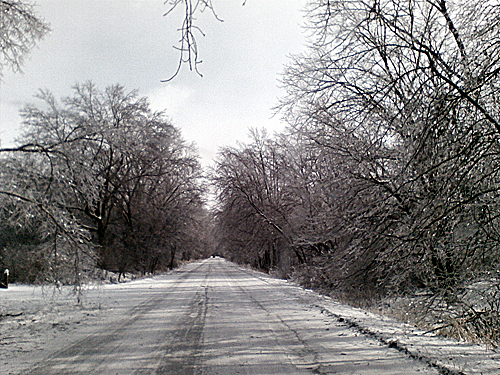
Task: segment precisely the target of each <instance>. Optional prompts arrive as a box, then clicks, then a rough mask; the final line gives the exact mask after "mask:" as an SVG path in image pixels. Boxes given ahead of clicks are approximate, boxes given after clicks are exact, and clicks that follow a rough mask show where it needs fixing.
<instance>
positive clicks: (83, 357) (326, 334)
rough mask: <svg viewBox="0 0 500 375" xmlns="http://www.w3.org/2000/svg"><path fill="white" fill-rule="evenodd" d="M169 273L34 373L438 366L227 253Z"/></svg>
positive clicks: (408, 374)
mask: <svg viewBox="0 0 500 375" xmlns="http://www.w3.org/2000/svg"><path fill="white" fill-rule="evenodd" d="M160 279H161V280H162V284H161V286H159V287H155V288H154V289H150V290H149V291H148V289H146V290H144V291H140V294H141V299H139V301H140V302H139V303H137V304H136V305H135V306H134V307H133V308H132V309H128V310H126V312H125V313H123V314H121V315H120V316H119V317H117V318H116V319H113V320H112V322H109V321H108V322H107V323H106V325H105V326H103V327H99V328H98V329H97V330H96V331H95V332H94V333H92V334H89V335H87V336H86V337H84V338H83V339H79V340H77V341H76V342H74V343H72V344H70V345H69V346H66V347H65V348H63V349H61V350H58V351H56V352H55V353H53V354H52V355H50V356H49V357H48V358H46V359H45V360H43V361H41V362H38V363H37V364H36V365H34V366H33V367H32V368H31V369H30V370H29V371H28V372H27V373H28V374H30V375H37V374H38V375H41V374H43V375H49V374H100V375H108V374H113V375H116V374H136V375H139V374H140V375H145V374H158V375H161V374H186V375H190V374H193V375H194V374H207V375H216V374H220V375H222V374H225V375H229V374H256V375H257V374H258V375H267V374H269V375H271V374H272V375H274V374H359V375H382V374H383V375H396V374H405V375H412V374H438V371H437V370H436V369H434V368H431V367H429V366H428V365H426V364H425V363H422V362H419V361H417V360H414V359H410V358H408V357H407V356H406V355H404V354H403V353H401V352H399V351H397V350H395V349H392V348H390V347H389V346H387V345H382V344H381V343H380V342H378V341H376V340H375V339H373V338H371V337H368V336H365V335H362V334H360V333H359V332H358V331H356V330H354V329H352V328H350V327H349V326H348V325H346V324H343V323H342V322H339V321H338V319H335V318H334V317H332V316H331V315H328V314H325V313H324V312H323V311H322V310H321V308H319V307H318V306H316V305H314V304H311V303H309V302H308V301H307V300H306V299H304V298H302V296H301V295H300V293H298V292H297V290H299V288H297V287H292V286H291V287H290V288H286V287H285V288H284V287H283V286H282V285H281V286H280V285H278V284H275V283H272V282H270V279H268V278H266V277H261V276H259V274H258V273H255V272H251V271H248V270H245V269H244V268H241V267H238V266H235V265H234V264H232V263H230V262H227V261H225V260H224V259H221V258H212V259H207V260H205V261H202V262H197V263H192V264H189V265H187V266H186V267H183V268H182V269H181V270H180V271H178V272H174V273H171V274H167V275H165V276H162V277H161V278H160ZM124 293H125V294H124V295H123V298H127V295H126V293H127V292H124ZM136 293H137V291H136Z"/></svg>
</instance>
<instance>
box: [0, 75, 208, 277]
mask: <svg viewBox="0 0 500 375" xmlns="http://www.w3.org/2000/svg"><path fill="white" fill-rule="evenodd" d="M37 97H38V99H39V100H40V102H41V104H40V105H27V106H26V107H25V108H24V109H23V110H22V112H21V114H22V118H23V128H24V133H23V135H22V137H21V139H20V144H21V146H19V147H16V148H12V149H3V151H4V152H3V153H2V155H4V157H2V158H1V159H0V164H1V169H0V170H1V181H0V196H2V200H1V204H0V215H1V216H2V219H1V220H0V222H1V224H0V225H1V230H0V232H1V236H0V261H1V262H2V264H3V266H5V267H7V268H9V269H10V270H11V275H12V276H13V280H18V281H24V282H41V281H43V282H45V281H50V282H52V281H58V282H70V283H76V284H78V283H80V282H81V280H80V279H79V278H80V277H81V276H82V275H84V274H85V273H87V274H88V273H92V272H93V270H95V266H97V267H98V269H103V270H112V271H116V272H118V273H119V274H120V275H121V274H123V273H125V272H141V273H154V272H155V271H156V270H158V269H166V268H173V267H174V266H175V265H176V263H177V262H178V261H179V260H181V259H186V260H188V259H190V258H192V257H194V256H199V255H200V254H201V253H203V251H205V248H206V247H207V246H206V244H205V243H204V240H202V239H201V238H202V237H201V235H200V233H202V232H203V231H204V230H205V229H204V228H206V227H207V222H208V216H207V212H206V209H205V208H204V197H203V196H204V190H205V187H204V185H203V183H202V180H201V177H202V173H201V167H200V164H199V161H198V155H197V153H196V150H195V149H194V147H193V146H192V145H190V144H188V143H186V142H185V141H184V140H183V139H182V137H181V134H180V132H179V130H178V129H177V128H176V127H174V126H173V125H172V124H171V123H170V121H169V120H168V119H167V117H166V115H165V114H164V113H162V112H153V111H152V110H151V109H150V108H149V102H148V100H147V99H146V98H144V97H140V96H139V95H138V93H137V92H136V91H130V92H127V91H126V90H125V89H124V88H123V87H122V86H120V85H114V86H110V87H108V88H106V89H105V90H103V91H102V90H99V89H98V88H97V87H96V86H95V85H94V84H93V83H92V82H87V83H85V84H80V85H76V86H75V87H74V92H73V95H71V96H69V97H67V98H64V99H63V100H62V101H57V100H56V99H55V98H54V97H53V95H52V94H51V93H49V92H47V91H40V93H39V95H38V96H37Z"/></svg>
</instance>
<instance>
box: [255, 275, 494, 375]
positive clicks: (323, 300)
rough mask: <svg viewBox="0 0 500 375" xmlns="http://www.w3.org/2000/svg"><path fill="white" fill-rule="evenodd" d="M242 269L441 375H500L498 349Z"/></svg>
mask: <svg viewBox="0 0 500 375" xmlns="http://www.w3.org/2000/svg"><path fill="white" fill-rule="evenodd" d="M245 270H246V271H247V272H252V273H254V274H255V275H256V276H257V277H259V278H261V279H262V280H265V281H266V282H269V283H273V284H276V285H280V286H282V287H283V288H290V291H291V293H294V294H296V295H297V297H298V298H300V299H302V300H303V301H304V302H306V303H308V304H310V305H313V306H316V307H317V308H319V309H321V310H322V312H323V313H324V314H325V315H327V316H329V317H331V318H334V319H337V320H338V321H340V322H343V323H345V324H347V325H349V326H351V327H352V328H353V329H355V330H358V331H360V332H361V333H363V334H366V335H369V336H372V337H373V338H375V339H376V340H378V341H380V342H382V343H384V344H387V345H389V346H390V347H392V348H395V349H398V350H400V351H401V352H403V353H406V354H407V355H409V356H410V357H412V358H416V359H419V360H421V361H423V362H426V363H428V364H429V365H431V366H433V367H436V368H437V369H438V370H439V371H440V372H441V373H442V374H444V375H498V374H500V353H499V352H498V351H497V350H494V349H489V348H487V347H486V346H484V345H477V344H468V343H463V342H457V341H455V340H452V339H446V338H443V337H440V336H438V335H436V334H432V333H430V334H425V331H423V330H419V329H417V328H415V327H414V326H412V325H409V324H405V323H401V322H399V321H397V320H395V319H392V318H389V317H385V316H381V315H378V314H375V313H372V312H367V311H365V310H362V309H358V308H355V307H351V306H348V305H345V304H341V303H339V302H337V301H335V300H334V299H332V298H330V297H327V296H322V295H318V293H316V292H314V291H312V290H306V289H303V288H301V287H300V286H297V285H295V284H294V283H291V282H288V281H286V280H279V279H272V278H270V277H268V276H267V275H264V274H261V273H260V272H256V271H249V270H248V269H245Z"/></svg>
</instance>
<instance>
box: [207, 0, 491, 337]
mask: <svg viewBox="0 0 500 375" xmlns="http://www.w3.org/2000/svg"><path fill="white" fill-rule="evenodd" d="M306 19H307V26H306V27H307V29H308V30H309V32H310V35H311V36H310V44H309V47H308V50H307V52H305V53H303V54H301V55H298V56H294V57H293V61H292V63H291V64H290V65H289V66H288V67H287V68H286V71H285V73H284V75H283V78H282V85H283V87H284V89H285V90H286V94H285V95H284V97H283V98H282V99H281V101H280V103H279V105H278V108H277V109H278V111H279V112H280V113H281V114H282V115H283V117H284V118H285V120H286V121H287V124H288V125H289V126H288V129H287V130H286V131H284V132H282V133H281V134H277V135H275V136H272V137H270V136H268V135H266V134H265V132H264V133H263V132H256V131H254V132H253V134H252V140H251V141H250V142H249V143H247V144H240V145H238V146H237V147H226V148H224V149H223V150H222V151H221V152H220V155H219V158H218V161H217V163H216V167H215V169H214V172H213V181H214V183H215V185H216V187H217V194H218V198H219V203H218V206H217V210H218V211H217V214H216V223H217V229H218V232H217V233H218V236H219V239H220V242H219V243H220V248H221V251H222V252H224V253H225V254H227V256H228V257H231V258H232V259H235V260H237V261H240V262H245V263H250V264H253V265H254V266H256V267H259V268H261V269H264V270H266V271H269V270H276V271H277V272H280V273H281V274H283V275H287V276H290V275H294V276H295V277H296V278H297V279H299V280H300V281H301V282H302V283H304V284H305V285H308V286H312V287H317V288H321V289H324V290H326V291H332V290H334V291H335V293H336V295H338V296H342V297H343V298H346V299H349V300H351V301H356V302H357V303H362V301H365V300H367V299H370V298H372V297H373V296H378V297H380V298H382V297H387V296H408V295H418V296H419V298H420V306H421V311H422V312H425V315H426V316H427V317H429V316H432V319H434V320H433V323H435V322H442V325H441V326H440V327H441V328H442V329H443V330H446V329H448V330H454V332H455V333H456V334H457V335H459V336H460V335H463V336H469V337H476V338H477V337H482V338H483V339H484V338H485V337H486V339H489V338H491V340H493V341H495V340H497V341H498V337H499V332H498V328H494V327H498V326H499V325H498V323H499V322H500V316H499V312H498V311H499V310H498V306H497V303H496V302H495V301H496V300H498V295H499V294H498V291H499V283H498V270H499V266H500V264H499V259H500V246H499V245H500V242H499V240H500V236H499V232H498V224H499V218H500V206H499V203H500V200H499V198H500V197H499V193H498V192H499V187H500V186H499V182H500V173H499V172H500V169H499V164H498V160H499V159H498V158H499V155H500V153H499V152H500V143H499V141H500V139H499V136H500V122H499V121H500V116H499V106H498V99H499V94H500V91H499V90H500V89H499V88H500V86H499V83H500V80H499V73H500V44H499V41H500V35H499V30H500V28H499V26H500V25H499V23H500V7H499V6H498V4H493V3H491V2H489V1H482V0H479V1H474V2H468V1H451V0H450V1H448V0H398V1H392V0H391V1H389V0H375V1H363V0H349V1H325V0H316V1H309V3H308V7H307V15H306ZM471 285H474V286H475V287H474V293H475V294H476V297H474V298H472V297H471ZM479 300H480V301H481V302H478V301H479ZM456 322H461V324H458V323H456ZM457 332H458V333H457Z"/></svg>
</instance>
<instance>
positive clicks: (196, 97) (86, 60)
mask: <svg viewBox="0 0 500 375" xmlns="http://www.w3.org/2000/svg"><path fill="white" fill-rule="evenodd" d="M305 3H306V0H247V1H246V5H245V6H242V4H243V0H214V5H215V8H216V11H217V15H218V16H219V17H220V18H221V19H223V20H224V22H218V21H216V20H215V19H214V18H213V16H212V15H211V14H210V13H209V12H205V13H204V14H200V15H198V22H199V24H200V25H201V27H202V29H203V31H204V32H205V34H206V36H205V37H199V38H198V43H199V53H200V56H201V59H202V60H203V63H202V64H201V65H200V71H201V73H202V74H203V77H199V76H198V75H196V73H194V72H189V70H188V69H187V67H184V68H183V71H182V73H181V74H180V75H179V76H178V77H176V78H175V79H174V80H173V81H171V82H169V83H162V82H160V81H161V80H162V79H166V78H169V77H170V76H171V74H172V73H173V72H174V71H175V68H176V64H177V62H178V57H179V56H178V53H177V51H175V50H174V49H173V48H172V46H173V45H176V44H177V41H178V39H179V35H178V33H177V28H178V27H179V26H180V24H181V21H182V13H181V12H180V9H179V11H178V12H176V13H173V14H170V15H169V16H168V17H163V13H165V12H166V11H167V9H168V8H167V6H166V5H164V3H163V0H85V1H83V0H36V4H37V8H36V9H37V12H38V14H39V15H41V16H42V17H43V18H44V19H45V20H46V21H47V22H49V23H50V25H51V28H52V32H51V33H50V34H48V35H47V36H46V37H45V38H44V39H43V40H42V41H41V42H40V43H39V44H38V46H37V47H36V48H35V50H33V51H32V53H31V55H30V57H29V59H28V60H27V61H26V63H25V65H24V67H23V71H24V73H22V74H19V73H16V74H14V73H11V72H10V71H5V72H4V78H3V81H2V82H1V83H0V140H1V142H2V146H10V145H12V144H13V142H14V139H15V137H16V136H17V135H18V134H19V130H20V127H19V123H20V117H19V114H18V113H19V109H20V108H21V107H22V106H23V105H24V104H25V103H27V102H34V103H36V99H34V98H33V95H34V94H35V93H36V92H37V90H38V89H40V88H43V89H48V90H50V91H52V92H53V93H54V94H55V95H56V97H58V98H60V97H61V96H66V95H69V94H70V93H71V86H73V85H74V84H75V83H81V82H85V81H87V80H92V81H94V82H95V83H96V84H97V85H98V86H99V87H100V88H102V89H104V88H105V87H106V86H108V85H111V84H115V83H120V84H122V85H123V86H125V87H126V88H127V89H128V90H132V89H138V90H139V93H140V95H141V96H147V97H149V98H150V100H151V104H152V106H153V108H154V109H156V110H163V109H164V110H166V112H167V114H168V115H169V116H170V118H171V119H172V122H173V123H174V124H175V125H176V126H177V127H179V128H180V129H181V130H182V134H183V136H184V138H185V139H186V140H187V141H194V142H195V143H196V145H197V147H198V150H199V152H200V155H201V157H202V160H203V164H204V165H208V164H210V163H211V160H212V159H213V158H214V157H215V155H216V153H217V150H218V148H219V147H220V146H224V145H234V144H235V143H236V141H245V140H246V139H247V138H246V137H247V135H248V129H249V128H250V127H256V128H266V129H268V131H269V132H270V133H273V132H274V131H279V130H281V129H282V128H283V124H281V123H280V119H279V117H278V116H276V117H274V118H272V114H273V112H272V107H273V106H274V105H276V103H277V99H278V97H279V96H280V95H282V93H283V91H282V90H281V89H280V88H279V83H278V80H279V75H280V73H281V72H282V71H283V67H284V65H285V64H286V63H287V62H288V61H289V59H288V57H289V55H290V54H294V53H299V52H301V51H303V50H304V44H305V37H304V32H303V30H302V28H301V25H302V24H303V19H302V16H303V13H302V9H303V8H304V6H305Z"/></svg>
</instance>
